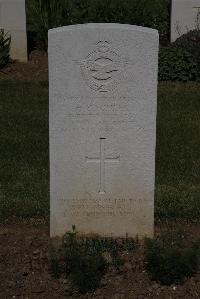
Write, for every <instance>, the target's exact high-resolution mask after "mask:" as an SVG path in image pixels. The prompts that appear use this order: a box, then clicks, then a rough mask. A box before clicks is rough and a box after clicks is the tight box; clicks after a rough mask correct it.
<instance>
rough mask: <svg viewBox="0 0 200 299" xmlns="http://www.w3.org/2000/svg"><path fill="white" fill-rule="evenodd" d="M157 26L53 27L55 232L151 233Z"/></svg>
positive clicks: (51, 193) (51, 109)
mask: <svg viewBox="0 0 200 299" xmlns="http://www.w3.org/2000/svg"><path fill="white" fill-rule="evenodd" d="M157 56H158V33H157V31H156V30H153V29H148V28H143V27H137V26H131V25H120V24H85V25H76V26H67V27H62V28H58V29H53V30H50V31H49V77H50V122H49V127H50V197H51V236H52V237H54V236H62V235H63V234H64V233H65V232H66V231H68V230H70V229H71V227H72V225H76V227H77V230H78V231H79V232H81V233H83V234H100V235H103V236H114V237H117V236H122V237H123V236H124V237H125V236H127V235H129V236H136V235H138V236H140V237H142V236H145V235H147V236H152V234H153V221H154V220H153V218H154V177H155V143H156V99H157Z"/></svg>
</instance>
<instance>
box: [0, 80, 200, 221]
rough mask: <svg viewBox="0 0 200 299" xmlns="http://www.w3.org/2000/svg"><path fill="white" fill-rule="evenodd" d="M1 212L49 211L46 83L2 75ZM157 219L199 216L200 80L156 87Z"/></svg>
mask: <svg viewBox="0 0 200 299" xmlns="http://www.w3.org/2000/svg"><path fill="white" fill-rule="evenodd" d="M0 114H1V118H0V128H1V131H0V218H1V219H5V218H6V217H9V216H12V215H15V216H17V217H34V216H44V217H45V216H47V215H48V214H49V166H48V165H49V154H48V84H47V82H21V81H0ZM155 216H156V219H157V220H158V219H161V220H164V219H165V220H166V219H183V220H194V221H196V220H199V219H200V84H195V83H188V84H186V83H185V84H183V83H166V84H164V83H162V84H160V85H159V92H158V115H157V147H156V192H155Z"/></svg>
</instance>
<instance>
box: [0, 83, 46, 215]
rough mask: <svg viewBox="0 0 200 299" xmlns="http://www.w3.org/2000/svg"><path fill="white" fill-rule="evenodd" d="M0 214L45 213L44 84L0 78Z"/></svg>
mask: <svg viewBox="0 0 200 299" xmlns="http://www.w3.org/2000/svg"><path fill="white" fill-rule="evenodd" d="M0 114H1V118H0V128H1V130H0V184H1V185H0V217H3V218H5V217H8V216H11V215H16V216H22V217H33V216H36V215H37V216H45V215H48V214H49V167H48V159H49V158H48V86H47V83H27V82H24V83H23V82H20V81H18V82H14V81H0Z"/></svg>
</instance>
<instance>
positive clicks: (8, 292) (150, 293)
mask: <svg viewBox="0 0 200 299" xmlns="http://www.w3.org/2000/svg"><path fill="white" fill-rule="evenodd" d="M175 226H177V225H175ZM179 226H180V227H182V229H183V228H184V231H186V232H187V233H188V236H189V239H188V241H191V240H195V239H197V238H199V231H200V224H184V226H183V224H180V225H179ZM48 227H49V225H48V223H45V222H44V221H42V220H31V221H26V222H25V221H24V222H20V221H18V220H14V221H13V220H12V221H9V222H7V223H4V224H0V298H75V297H76V298H115V299H118V298H120V299H121V298H124V299H125V298H131V299H134V298H162V299H163V298H200V273H197V274H196V275H195V276H194V277H192V278H190V279H188V280H185V282H184V283H183V284H182V285H172V286H162V285H160V284H159V283H156V282H155V281H151V280H150V279H149V276H148V273H147V272H146V270H145V260H144V255H143V250H144V248H143V245H142V244H141V245H140V246H139V248H138V249H137V250H136V251H135V252H129V253H128V252H124V253H123V260H124V265H123V266H120V268H119V269H118V270H116V269H115V268H110V269H109V271H108V272H107V274H106V275H105V277H104V278H103V280H102V283H101V287H100V288H99V289H98V290H97V291H96V292H95V293H94V294H88V295H80V294H79V293H78V292H77V290H75V289H73V288H72V286H71V284H70V281H69V280H68V279H67V278H66V277H65V276H64V275H63V276H62V277H61V278H59V279H57V278H54V277H53V275H52V273H51V272H50V262H49V228H48ZM165 228H169V225H161V226H157V227H156V234H158V233H159V232H160V230H161V229H162V230H163V229H165ZM190 239H191V240H190Z"/></svg>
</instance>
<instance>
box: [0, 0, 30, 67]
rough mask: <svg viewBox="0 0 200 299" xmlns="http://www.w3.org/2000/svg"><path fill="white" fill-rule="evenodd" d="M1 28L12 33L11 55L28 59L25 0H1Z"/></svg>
mask: <svg viewBox="0 0 200 299" xmlns="http://www.w3.org/2000/svg"><path fill="white" fill-rule="evenodd" d="M0 28H3V29H4V32H8V33H9V34H10V35H11V57H12V58H13V59H17V60H20V61H24V62H25V61H27V36H26V12H25V0H0Z"/></svg>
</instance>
